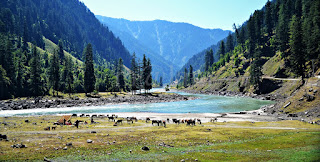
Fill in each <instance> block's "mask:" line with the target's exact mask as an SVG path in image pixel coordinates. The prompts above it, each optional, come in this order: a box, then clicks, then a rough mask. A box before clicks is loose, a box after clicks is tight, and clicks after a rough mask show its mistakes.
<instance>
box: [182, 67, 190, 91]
mask: <svg viewBox="0 0 320 162" xmlns="http://www.w3.org/2000/svg"><path fill="white" fill-rule="evenodd" d="M188 82H189V79H188V70H187V68H184V77H183V86H184V87H185V88H187V87H188Z"/></svg>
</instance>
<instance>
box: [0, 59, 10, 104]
mask: <svg viewBox="0 0 320 162" xmlns="http://www.w3.org/2000/svg"><path fill="white" fill-rule="evenodd" d="M9 86H10V79H9V78H8V77H7V74H6V70H4V68H2V65H0V100H3V99H8V98H11V96H10V95H9V94H8V87H9Z"/></svg>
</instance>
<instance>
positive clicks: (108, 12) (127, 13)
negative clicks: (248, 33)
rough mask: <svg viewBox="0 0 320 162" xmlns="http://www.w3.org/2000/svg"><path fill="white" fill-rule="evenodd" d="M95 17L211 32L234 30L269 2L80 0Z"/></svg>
mask: <svg viewBox="0 0 320 162" xmlns="http://www.w3.org/2000/svg"><path fill="white" fill-rule="evenodd" d="M80 1H82V2H84V4H85V5H86V6H87V7H88V8H89V9H90V10H91V12H93V13H94V14H95V15H102V16H107V17H112V18H124V19H127V20H132V21H133V20H140V21H144V20H167V21H172V22H186V23H190V24H193V25H195V26H199V27H202V28H207V29H215V28H220V29H224V30H233V29H232V28H233V27H232V25H233V23H235V24H236V25H241V24H242V23H243V22H245V21H246V20H248V19H249V16H250V15H251V14H252V13H253V12H254V11H255V10H257V9H261V8H262V7H263V6H264V5H265V3H266V2H267V0H80Z"/></svg>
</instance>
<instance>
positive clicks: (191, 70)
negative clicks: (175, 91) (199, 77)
mask: <svg viewBox="0 0 320 162" xmlns="http://www.w3.org/2000/svg"><path fill="white" fill-rule="evenodd" d="M189 70H190V71H189V83H190V85H193V82H194V78H193V67H192V66H191V65H190V69H189Z"/></svg>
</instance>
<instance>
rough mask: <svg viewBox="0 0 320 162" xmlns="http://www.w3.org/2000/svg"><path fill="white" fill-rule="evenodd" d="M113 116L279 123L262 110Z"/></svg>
mask: <svg viewBox="0 0 320 162" xmlns="http://www.w3.org/2000/svg"><path fill="white" fill-rule="evenodd" d="M87 114H88V113H87ZM87 114H86V115H87ZM112 114H115V115H117V116H118V117H119V118H126V117H136V118H137V119H139V120H145V119H146V118H150V119H151V120H167V118H169V119H170V121H171V120H172V119H173V118H175V119H194V118H196V119H200V120H201V121H202V122H210V121H211V119H213V118H217V119H218V122H230V121H250V122H261V121H277V120H278V118H277V117H274V116H268V115H267V114H263V113H261V110H255V111H248V112H247V114H236V113H223V114H218V113H179V114H178V113H147V112H121V113H112ZM112 114H111V113H99V114H96V113H94V115H112ZM258 114H260V115H258ZM60 115H61V114H60ZM69 115H70V114H69ZM78 115H80V114H78ZM88 115H90V116H91V115H93V114H88Z"/></svg>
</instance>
